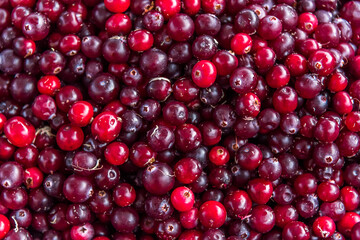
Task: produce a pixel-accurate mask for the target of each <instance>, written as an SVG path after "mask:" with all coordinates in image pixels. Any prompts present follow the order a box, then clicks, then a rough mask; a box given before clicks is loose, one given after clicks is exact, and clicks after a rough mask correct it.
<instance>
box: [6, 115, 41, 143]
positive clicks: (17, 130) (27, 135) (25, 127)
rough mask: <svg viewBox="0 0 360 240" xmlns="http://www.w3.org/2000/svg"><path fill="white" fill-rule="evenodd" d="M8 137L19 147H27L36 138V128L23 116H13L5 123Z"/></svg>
mask: <svg viewBox="0 0 360 240" xmlns="http://www.w3.org/2000/svg"><path fill="white" fill-rule="evenodd" d="M4 133H5V136H6V138H7V139H8V140H9V141H10V142H11V143H12V144H13V145H15V146H17V147H26V146H28V145H29V144H31V143H32V142H33V140H34V138H35V128H34V127H33V126H32V125H31V124H30V123H29V122H28V121H27V120H25V119H24V118H23V117H12V118H10V119H8V120H7V121H6V122H5V124H4Z"/></svg>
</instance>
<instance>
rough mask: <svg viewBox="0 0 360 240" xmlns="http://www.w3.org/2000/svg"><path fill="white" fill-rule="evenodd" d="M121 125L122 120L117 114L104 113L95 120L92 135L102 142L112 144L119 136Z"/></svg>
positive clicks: (92, 125)
mask: <svg viewBox="0 0 360 240" xmlns="http://www.w3.org/2000/svg"><path fill="white" fill-rule="evenodd" d="M121 125H122V124H121V119H120V118H119V117H118V116H116V114H115V113H113V112H110V111H106V112H102V113H100V114H99V115H97V116H96V117H95V118H94V121H93V122H92V124H91V133H92V135H93V136H94V137H95V138H96V139H98V140H99V141H101V142H111V141H113V140H114V139H115V138H116V137H117V136H118V135H119V133H120V130H121Z"/></svg>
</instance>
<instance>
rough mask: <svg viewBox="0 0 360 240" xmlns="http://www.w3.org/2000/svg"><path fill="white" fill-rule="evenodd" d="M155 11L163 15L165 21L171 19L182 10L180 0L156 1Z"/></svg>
mask: <svg viewBox="0 0 360 240" xmlns="http://www.w3.org/2000/svg"><path fill="white" fill-rule="evenodd" d="M155 9H156V10H158V11H159V12H161V13H162V15H163V16H164V17H165V20H168V19H170V18H171V17H172V16H174V15H175V14H176V13H179V12H180V10H181V2H180V0H170V1H168V0H156V1H155Z"/></svg>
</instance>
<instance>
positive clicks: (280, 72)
mask: <svg viewBox="0 0 360 240" xmlns="http://www.w3.org/2000/svg"><path fill="white" fill-rule="evenodd" d="M289 81H290V72H289V70H288V69H287V67H285V66H284V65H281V64H280V65H276V66H274V67H272V68H271V69H270V70H269V71H268V73H267V74H266V82H267V84H268V85H269V86H270V87H272V88H279V87H283V86H285V85H286V84H287V83H288V82H289Z"/></svg>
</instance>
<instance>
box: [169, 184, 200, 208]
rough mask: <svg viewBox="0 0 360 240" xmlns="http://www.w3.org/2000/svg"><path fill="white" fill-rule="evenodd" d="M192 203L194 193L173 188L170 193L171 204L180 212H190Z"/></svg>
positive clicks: (184, 188) (185, 189)
mask: <svg viewBox="0 0 360 240" xmlns="http://www.w3.org/2000/svg"><path fill="white" fill-rule="evenodd" d="M194 202H195V197H194V193H193V192H192V191H191V190H190V189H189V188H187V187H178V188H175V189H174V191H173V192H172V193H171V203H172V205H173V206H174V208H175V209H176V210H178V211H180V212H187V211H190V210H191V209H192V207H193V205H194Z"/></svg>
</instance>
